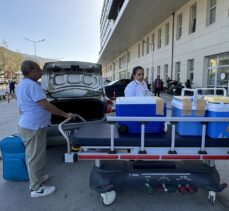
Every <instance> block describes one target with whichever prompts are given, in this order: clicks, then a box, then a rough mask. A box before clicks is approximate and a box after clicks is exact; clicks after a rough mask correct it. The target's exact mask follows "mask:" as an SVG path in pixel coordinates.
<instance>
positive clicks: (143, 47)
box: [142, 41, 145, 56]
mask: <svg viewBox="0 0 229 211" xmlns="http://www.w3.org/2000/svg"><path fill="white" fill-rule="evenodd" d="M144 49H145V46H144V41H142V56H144Z"/></svg>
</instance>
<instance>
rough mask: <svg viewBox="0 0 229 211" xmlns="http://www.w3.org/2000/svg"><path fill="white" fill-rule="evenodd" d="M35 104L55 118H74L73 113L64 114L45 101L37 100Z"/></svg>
mask: <svg viewBox="0 0 229 211" xmlns="http://www.w3.org/2000/svg"><path fill="white" fill-rule="evenodd" d="M37 103H38V104H39V105H40V106H42V107H43V108H44V109H45V110H47V111H49V112H51V113H52V114H55V115H57V116H62V117H65V118H72V117H73V116H74V114H73V113H66V112H64V111H62V110H60V109H59V108H57V107H56V106H54V105H53V104H51V103H49V102H48V101H47V100H46V99H42V100H39V101H37Z"/></svg>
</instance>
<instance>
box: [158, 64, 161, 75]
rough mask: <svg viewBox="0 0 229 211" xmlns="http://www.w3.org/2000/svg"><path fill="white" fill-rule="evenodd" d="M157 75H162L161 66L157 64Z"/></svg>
mask: <svg viewBox="0 0 229 211" xmlns="http://www.w3.org/2000/svg"><path fill="white" fill-rule="evenodd" d="M157 75H161V67H160V66H157Z"/></svg>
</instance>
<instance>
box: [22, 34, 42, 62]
mask: <svg viewBox="0 0 229 211" xmlns="http://www.w3.org/2000/svg"><path fill="white" fill-rule="evenodd" d="M24 39H25V40H27V41H30V42H32V43H33V48H34V59H35V60H36V59H37V49H36V43H37V42H43V41H45V39H42V40H30V39H28V38H26V37H24Z"/></svg>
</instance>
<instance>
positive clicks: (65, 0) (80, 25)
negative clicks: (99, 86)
mask: <svg viewBox="0 0 229 211" xmlns="http://www.w3.org/2000/svg"><path fill="white" fill-rule="evenodd" d="M102 5H103V0H0V8H1V12H0V42H2V41H4V40H5V41H6V42H7V45H8V48H9V49H10V50H13V51H19V52H21V53H25V54H31V55H34V44H33V42H30V41H27V40H25V38H27V39H30V40H33V41H39V40H42V39H45V41H42V42H36V55H37V56H40V57H44V58H50V59H56V60H65V61H67V60H69V61H70V60H71V61H86V62H97V60H98V58H99V50H100V47H99V46H100V31H99V30H100V24H99V23H100V15H101V11H102Z"/></svg>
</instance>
